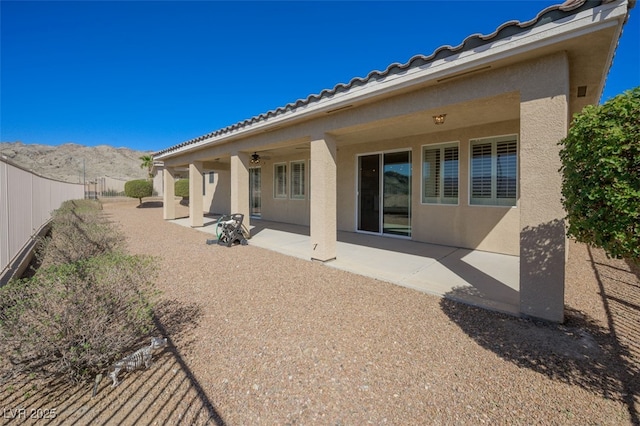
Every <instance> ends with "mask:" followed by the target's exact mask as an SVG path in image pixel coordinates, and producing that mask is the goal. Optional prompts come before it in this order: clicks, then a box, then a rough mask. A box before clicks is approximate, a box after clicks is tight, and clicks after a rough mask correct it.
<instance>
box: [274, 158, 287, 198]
mask: <svg viewBox="0 0 640 426" xmlns="http://www.w3.org/2000/svg"><path fill="white" fill-rule="evenodd" d="M273 170H274V172H273V196H274V197H275V198H287V165H286V164H285V163H281V164H275V165H274V166H273Z"/></svg>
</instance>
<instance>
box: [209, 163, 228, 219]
mask: <svg viewBox="0 0 640 426" xmlns="http://www.w3.org/2000/svg"><path fill="white" fill-rule="evenodd" d="M204 187H205V195H204V211H205V212H208V213H217V214H229V213H231V204H230V202H231V201H230V200H231V192H230V188H231V173H230V171H229V170H221V171H215V172H214V175H213V183H209V172H207V174H206V175H205V180H204Z"/></svg>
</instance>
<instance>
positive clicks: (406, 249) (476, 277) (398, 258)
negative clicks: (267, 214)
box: [171, 215, 520, 315]
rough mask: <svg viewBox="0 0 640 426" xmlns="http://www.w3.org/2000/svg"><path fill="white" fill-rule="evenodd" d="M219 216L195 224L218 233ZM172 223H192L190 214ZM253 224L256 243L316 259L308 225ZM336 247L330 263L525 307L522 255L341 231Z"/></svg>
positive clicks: (496, 306)
mask: <svg viewBox="0 0 640 426" xmlns="http://www.w3.org/2000/svg"><path fill="white" fill-rule="evenodd" d="M217 220H218V216H216V215H206V216H205V217H204V223H203V226H202V227H198V228H194V229H197V230H199V231H202V232H204V233H206V234H209V235H213V236H215V235H216V223H217ZM171 222H173V223H175V224H177V225H182V226H185V227H191V226H190V224H189V218H188V217H185V218H179V219H175V220H173V221H171ZM250 228H251V239H250V240H249V244H251V245H254V246H257V247H262V248H265V249H268V250H273V251H277V252H279V253H282V254H286V255H288V256H294V257H298V258H301V259H305V260H308V259H310V258H311V240H310V238H311V237H310V232H309V227H307V226H301V225H292V224H287V223H280V222H272V221H267V220H260V219H255V218H254V219H252V220H251V225H250ZM207 239H211V237H207ZM203 241H204V240H203ZM230 250H242V247H241V246H235V247H232V248H230ZM336 252H337V256H336V259H334V260H332V261H328V262H324V265H326V266H328V267H332V268H337V269H342V270H345V271H349V272H353V273H355V274H359V275H363V276H367V277H370V278H375V279H378V280H380V281H385V282H389V283H393V284H397V285H401V286H403V287H408V288H412V289H415V290H418V291H421V292H424V293H429V294H433V295H437V296H442V297H447V298H449V299H452V300H457V301H460V302H463V303H467V304H470V305H474V306H478V307H482V308H486V309H491V310H495V311H499V312H504V313H508V314H512V315H518V314H519V311H520V294H519V292H520V285H519V270H520V269H519V268H520V258H519V257H517V256H509V255H505V254H498V253H490V252H485V251H480V250H468V249H462V248H457V247H450V246H444V245H437V244H427V243H420V242H416V241H406V240H400V239H396V238H387V237H380V236H375V235H368V234H361V233H355V232H345V231H338V241H337V247H336Z"/></svg>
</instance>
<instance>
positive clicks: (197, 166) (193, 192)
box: [189, 161, 204, 228]
mask: <svg viewBox="0 0 640 426" xmlns="http://www.w3.org/2000/svg"><path fill="white" fill-rule="evenodd" d="M202 170H203V166H202V161H194V162H193V163H190V164H189V225H190V226H191V227H192V228H196V227H200V226H202V225H203V224H204V219H203V217H204V210H203V209H202V203H203V200H202V199H203V196H202Z"/></svg>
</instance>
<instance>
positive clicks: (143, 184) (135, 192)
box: [124, 179, 153, 204]
mask: <svg viewBox="0 0 640 426" xmlns="http://www.w3.org/2000/svg"><path fill="white" fill-rule="evenodd" d="M124 193H125V195H126V196H127V197H131V198H137V199H138V200H139V201H140V204H142V199H143V198H144V197H151V195H153V182H152V181H151V180H147V179H137V180H130V181H128V182H125V184H124Z"/></svg>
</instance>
